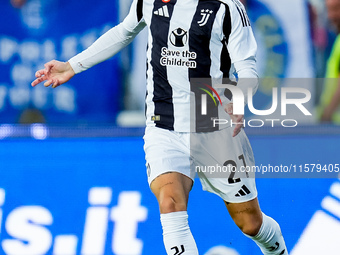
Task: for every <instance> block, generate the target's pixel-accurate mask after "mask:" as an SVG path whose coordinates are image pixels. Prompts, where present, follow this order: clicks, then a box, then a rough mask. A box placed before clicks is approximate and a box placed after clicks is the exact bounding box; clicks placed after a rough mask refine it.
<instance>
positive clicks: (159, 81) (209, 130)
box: [32, 0, 288, 255]
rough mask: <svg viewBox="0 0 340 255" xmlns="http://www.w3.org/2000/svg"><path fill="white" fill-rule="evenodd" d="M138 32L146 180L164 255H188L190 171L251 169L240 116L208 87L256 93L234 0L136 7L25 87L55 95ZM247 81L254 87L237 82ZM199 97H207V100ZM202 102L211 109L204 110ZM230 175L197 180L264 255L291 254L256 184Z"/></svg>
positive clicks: (150, 2)
mask: <svg viewBox="0 0 340 255" xmlns="http://www.w3.org/2000/svg"><path fill="white" fill-rule="evenodd" d="M145 27H147V29H148V32H149V33H148V34H149V35H148V48H147V53H146V54H147V96H146V130H145V135H144V142H145V145H144V150H145V153H146V156H145V157H146V165H147V174H148V181H149V185H150V188H151V190H152V192H153V193H154V195H155V196H156V198H157V200H158V203H159V209H160V214H161V216H160V218H161V224H162V227H163V240H164V245H165V249H166V252H167V254H169V255H170V254H171V255H174V254H183V255H185V254H187V255H195V254H198V250H197V247H196V243H195V240H194V238H193V236H192V234H191V231H190V228H189V225H188V215H187V203H188V197H189V192H190V190H191V188H192V185H193V181H194V177H195V174H196V173H195V171H194V170H193V169H195V166H197V165H201V166H204V165H208V164H214V163H216V164H220V165H223V166H227V165H228V166H230V165H231V166H234V167H237V168H239V167H240V166H243V165H246V166H251V165H254V159H253V153H252V149H251V147H250V145H249V142H248V139H247V137H246V135H245V133H244V131H243V129H242V126H243V125H242V122H243V116H242V115H235V114H233V103H232V102H231V101H230V100H231V99H232V98H231V97H230V93H229V94H228V92H227V91H223V90H221V89H220V88H218V89H215V88H214V86H215V85H216V84H218V83H222V82H223V81H225V80H227V79H231V78H233V77H234V76H235V77H237V78H238V82H237V87H238V88H240V89H241V90H242V91H243V92H244V94H247V93H246V91H247V89H248V88H249V87H250V88H252V89H253V91H255V90H256V88H257V78H258V75H257V72H256V61H255V55H256V50H257V45H256V42H255V39H254V36H253V32H252V29H251V27H250V22H249V19H248V17H247V14H246V11H245V9H244V6H243V5H242V4H241V3H240V2H239V1H238V0H134V1H133V3H132V6H131V9H130V12H129V14H128V16H127V17H126V18H125V20H124V21H123V22H122V23H120V24H119V25H117V26H116V27H114V28H112V29H111V30H109V31H108V32H107V33H105V34H104V35H103V36H101V37H100V38H99V39H98V40H97V41H96V42H94V44H93V45H91V46H90V47H89V48H88V49H86V50H85V51H83V52H82V53H80V54H78V55H76V56H74V57H73V58H71V59H70V60H69V61H68V62H59V61H56V60H53V61H51V62H48V63H46V64H45V68H44V69H42V70H39V71H37V72H36V80H35V81H33V82H32V86H36V85H37V84H38V83H40V82H43V81H44V82H45V83H44V85H45V86H46V87H47V86H52V87H53V88H55V87H57V86H59V85H61V84H63V83H65V82H67V81H68V80H70V79H71V78H72V77H73V76H74V75H75V74H78V73H80V72H82V71H85V70H87V69H88V68H90V67H92V66H94V65H96V64H98V63H100V62H102V61H104V60H106V59H108V58H110V57H112V56H113V55H115V54H116V53H117V52H119V51H120V50H121V49H122V48H123V47H125V46H126V45H128V44H129V43H130V42H131V41H132V40H133V39H134V37H135V36H136V35H137V34H138V33H139V32H140V31H141V30H142V29H144V28H145ZM196 78H198V79H200V78H206V79H207V80H208V81H207V82H202V83H200V80H198V81H197V80H196ZM244 78H251V79H250V81H252V82H249V80H248V82H244V80H243V82H242V79H244ZM215 87H216V86H215ZM217 91H218V92H217ZM205 92H209V93H207V94H209V95H211V98H208V99H209V100H208V99H207V97H205V96H204V93H205ZM212 92H213V93H215V96H216V97H217V98H218V99H219V100H218V103H217V102H216V101H215V96H212ZM216 93H218V94H217V95H216ZM201 98H203V99H204V98H205V99H206V100H205V101H206V103H207V106H209V107H206V108H207V109H205V110H204V111H203V112H200V109H203V107H202V104H201V103H200V102H201V101H200V100H201ZM212 101H215V102H214V103H215V106H214V105H213V103H212ZM202 102H203V100H202ZM226 112H227V113H226ZM228 114H229V115H228ZM214 118H215V119H216V118H228V120H230V119H231V120H233V121H234V123H236V125H234V126H230V125H224V126H223V125H217V126H215V125H214V126H212V125H211V120H212V119H214ZM191 119H194V120H193V121H191ZM209 121H210V124H209ZM207 123H208V124H207ZM192 137H194V139H192ZM211 141H213V142H214V141H216V142H217V143H220V144H222V145H221V147H218V148H219V149H221V150H219V151H222V153H220V154H219V155H216V157H215V155H211V154H212V153H209V152H211V151H210V148H212V150H214V147H216V146H215V145H216V143H212V142H211ZM221 155H222V156H223V157H224V158H221ZM235 174H236V173H235V172H231V173H230V175H229V176H227V178H210V177H215V176H209V174H207V173H203V172H200V173H198V176H199V177H200V180H201V182H202V185H203V188H204V189H205V190H207V191H210V192H212V193H215V194H217V195H218V196H220V197H221V198H222V199H223V200H224V202H225V204H226V207H227V209H228V211H229V213H230V215H231V217H232V218H233V220H234V222H235V223H236V225H237V226H238V227H239V228H240V229H241V231H242V232H243V233H244V234H245V235H246V236H247V237H249V238H251V239H253V240H254V241H255V243H256V244H257V245H258V246H259V247H260V249H261V251H262V252H263V254H268V255H269V254H273V255H274V254H277V255H279V254H281V255H286V254H288V252H287V249H286V246H285V242H284V239H283V236H282V234H281V230H280V227H279V225H278V223H277V222H276V221H274V220H273V219H272V218H270V217H268V216H266V215H265V214H264V213H262V212H261V210H260V207H259V203H258V200H257V191H256V186H255V180H254V178H247V176H245V177H243V178H236V177H237V176H236V175H235ZM202 210H204V209H202Z"/></svg>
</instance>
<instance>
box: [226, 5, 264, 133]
mask: <svg viewBox="0 0 340 255" xmlns="http://www.w3.org/2000/svg"><path fill="white" fill-rule="evenodd" d="M229 8H230V21H229V22H230V24H231V31H230V35H229V40H228V46H227V47H228V51H229V54H230V59H231V63H232V68H231V69H232V70H233V71H234V72H235V73H236V76H237V79H238V80H237V87H238V88H240V89H241V90H242V92H243V95H244V100H245V101H244V103H245V104H246V103H247V102H248V90H249V89H251V90H252V94H253V95H254V94H255V92H256V91H257V88H258V74H257V70H256V52H257V44H256V41H255V37H254V34H253V31H252V28H251V26H250V21H249V18H248V16H247V14H246V11H245V8H244V6H243V5H242V4H240V5H237V4H236V3H233V4H231V5H229ZM232 106H233V105H232V103H229V104H227V105H226V106H225V110H226V112H227V113H228V114H229V115H230V117H231V119H232V120H233V122H236V123H239V124H237V125H236V126H235V128H234V133H233V136H236V135H237V134H238V133H239V132H240V131H241V128H242V127H243V124H242V123H243V115H234V114H233V112H232Z"/></svg>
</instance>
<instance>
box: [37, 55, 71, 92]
mask: <svg viewBox="0 0 340 255" xmlns="http://www.w3.org/2000/svg"><path fill="white" fill-rule="evenodd" d="M74 75H75V73H74V71H73V69H72V67H71V65H70V64H69V63H68V62H60V61H57V60H52V61H50V62H48V63H46V64H45V68H44V69H41V70H39V71H37V72H36V73H35V77H36V79H35V80H34V81H33V82H32V83H31V85H32V86H33V87H34V86H36V85H38V84H39V83H41V82H43V81H45V83H44V86H45V87H48V86H50V85H52V88H56V87H58V86H59V85H61V84H63V83H65V82H68V81H69V80H70V79H71V78H72V77H73V76H74Z"/></svg>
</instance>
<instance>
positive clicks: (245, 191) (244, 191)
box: [235, 185, 251, 197]
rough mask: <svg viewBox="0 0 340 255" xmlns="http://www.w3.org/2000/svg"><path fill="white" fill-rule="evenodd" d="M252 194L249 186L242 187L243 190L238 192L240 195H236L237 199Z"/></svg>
mask: <svg viewBox="0 0 340 255" xmlns="http://www.w3.org/2000/svg"><path fill="white" fill-rule="evenodd" d="M250 193H251V192H250V190H249V189H248V188H247V186H246V185H243V186H242V187H241V189H240V190H239V191H238V193H237V194H236V195H235V197H241V196H242V197H243V196H245V195H248V194H250Z"/></svg>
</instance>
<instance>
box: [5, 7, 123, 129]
mask: <svg viewBox="0 0 340 255" xmlns="http://www.w3.org/2000/svg"><path fill="white" fill-rule="evenodd" d="M10 2H11V1H1V2H0V122H1V123H17V122H20V121H21V122H30V121H31V122H33V121H34V120H36V119H37V118H38V120H40V121H41V120H42V121H46V122H48V123H70V122H73V123H74V122H81V123H84V122H85V123H86V122H114V120H115V114H116V113H117V111H118V110H119V106H120V101H119V100H120V97H121V94H120V86H121V69H120V65H119V58H118V57H114V58H113V59H112V60H109V61H106V62H105V63H102V64H100V65H98V66H97V67H96V68H93V69H91V70H89V71H87V72H86V75H83V74H79V75H77V76H76V77H74V78H73V79H72V80H71V81H69V82H68V83H66V84H65V85H63V86H60V87H59V88H57V89H51V88H48V89H46V88H44V86H43V85H40V86H37V87H35V88H32V87H31V86H30V83H31V82H32V81H33V79H34V74H35V72H36V71H37V70H38V69H40V68H43V64H44V63H46V62H48V61H50V60H52V59H57V60H61V61H67V60H68V59H70V58H71V57H72V56H74V55H75V54H77V53H79V52H81V51H82V50H84V49H86V48H87V47H88V46H90V45H91V44H92V43H93V42H94V41H95V40H96V39H97V38H98V37H99V36H100V35H102V34H103V33H104V32H106V31H107V30H108V29H110V28H111V27H113V26H114V25H116V24H117V23H118V10H119V9H118V8H117V7H118V1H116V0H114V1H112V0H102V1H100V4H99V3H98V2H96V1H77V0H68V1H65V0H28V1H26V3H25V4H24V5H23V6H22V7H21V8H14V7H13V6H12V5H11V4H10ZM33 109H34V111H33V113H35V115H34V116H35V118H34V116H33V117H32V115H29V113H30V112H32V110H33ZM36 115H39V116H36ZM27 116H31V117H27ZM30 118H33V119H30Z"/></svg>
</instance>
